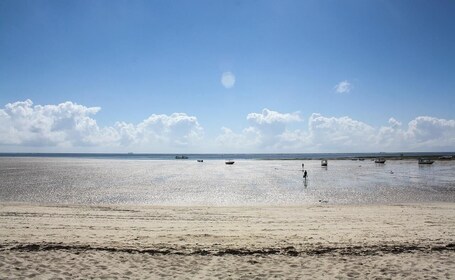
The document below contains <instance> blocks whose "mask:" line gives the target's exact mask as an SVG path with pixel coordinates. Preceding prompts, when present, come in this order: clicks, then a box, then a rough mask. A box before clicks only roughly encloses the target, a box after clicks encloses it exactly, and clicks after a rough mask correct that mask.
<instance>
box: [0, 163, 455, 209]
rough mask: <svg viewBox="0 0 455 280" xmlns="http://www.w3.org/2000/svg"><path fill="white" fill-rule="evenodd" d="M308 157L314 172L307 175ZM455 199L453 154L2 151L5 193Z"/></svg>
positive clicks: (0, 191) (208, 199) (91, 198)
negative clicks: (180, 156)
mask: <svg viewBox="0 0 455 280" xmlns="http://www.w3.org/2000/svg"><path fill="white" fill-rule="evenodd" d="M302 163H305V169H307V170H308V179H307V180H306V182H305V180H303V178H302V170H301V164H302ZM319 200H324V201H327V202H328V203H331V204H371V203H387V204H388V203H416V202H455V161H437V162H435V163H434V164H433V165H425V166H422V165H420V166H419V165H418V164H417V161H416V160H388V161H387V162H386V163H385V164H375V163H374V162H372V161H369V160H365V161H351V160H330V161H329V166H328V167H327V168H323V167H321V166H320V161H319V160H307V161H294V160H237V161H236V162H235V164H234V165H232V166H229V165H225V164H224V161H222V160H205V161H204V162H203V163H198V162H196V160H118V159H86V158H42V157H41V158H33V157H24V158H20V157H15V158H8V157H4V158H0V201H3V202H5V201H16V202H33V203H59V204H60V203H62V204H147V205H214V206H215V205H216V206H239V205H242V206H246V205H301V204H314V203H319Z"/></svg>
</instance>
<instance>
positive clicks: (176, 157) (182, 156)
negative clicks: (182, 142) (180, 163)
mask: <svg viewBox="0 0 455 280" xmlns="http://www.w3.org/2000/svg"><path fill="white" fill-rule="evenodd" d="M175 159H188V157H187V156H184V155H181V156H175Z"/></svg>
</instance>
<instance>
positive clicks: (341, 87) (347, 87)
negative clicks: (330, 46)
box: [334, 80, 352, 93]
mask: <svg viewBox="0 0 455 280" xmlns="http://www.w3.org/2000/svg"><path fill="white" fill-rule="evenodd" d="M334 89H335V91H336V92H338V93H349V92H350V91H351V89H352V85H351V83H349V82H348V81H347V80H344V81H342V82H339V83H338V84H337V85H335V87H334Z"/></svg>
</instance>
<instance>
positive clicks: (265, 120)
mask: <svg viewBox="0 0 455 280" xmlns="http://www.w3.org/2000/svg"><path fill="white" fill-rule="evenodd" d="M247 120H248V122H249V124H250V126H249V127H247V128H246V129H244V130H243V131H242V132H241V133H238V134H237V133H234V132H233V131H232V130H230V129H228V128H223V133H222V134H221V135H220V136H219V137H218V138H217V143H218V144H220V145H222V146H223V147H224V148H228V149H230V150H232V151H235V150H242V151H244V150H245V147H249V149H251V151H250V152H261V151H262V152H271V151H279V150H281V149H283V148H284V146H286V145H287V144H288V143H287V142H288V141H287V140H288V137H291V136H290V135H289V133H288V131H287V130H286V124H288V123H291V122H300V121H301V120H302V119H301V118H300V116H299V113H298V112H294V113H285V114H283V113H279V112H276V111H272V110H269V109H267V108H265V109H263V110H262V112H261V113H250V114H248V115H247ZM292 137H294V136H292Z"/></svg>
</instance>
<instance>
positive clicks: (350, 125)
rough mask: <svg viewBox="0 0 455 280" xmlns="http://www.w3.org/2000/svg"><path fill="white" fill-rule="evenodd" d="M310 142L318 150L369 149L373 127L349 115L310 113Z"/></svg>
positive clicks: (372, 139)
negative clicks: (332, 115) (327, 115)
mask: <svg viewBox="0 0 455 280" xmlns="http://www.w3.org/2000/svg"><path fill="white" fill-rule="evenodd" d="M308 129H309V135H308V137H309V139H310V142H311V143H312V144H313V145H314V146H316V147H318V150H319V149H320V150H332V147H333V148H335V149H334V151H339V152H346V151H369V150H370V148H371V147H370V146H371V144H372V142H374V135H375V129H374V128H373V127H371V126H369V125H367V124H365V123H363V122H360V121H356V120H353V119H351V118H349V117H340V118H336V117H325V116H322V115H321V114H316V113H314V114H312V115H311V117H310V119H309V121H308Z"/></svg>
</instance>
